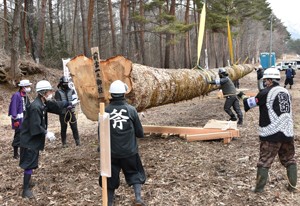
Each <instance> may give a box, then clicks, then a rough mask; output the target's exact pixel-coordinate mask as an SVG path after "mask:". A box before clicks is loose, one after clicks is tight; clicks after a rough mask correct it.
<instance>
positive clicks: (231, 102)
mask: <svg viewBox="0 0 300 206" xmlns="http://www.w3.org/2000/svg"><path fill="white" fill-rule="evenodd" d="M231 107H233V110H234V111H235V112H236V114H237V116H238V118H239V119H243V113H242V110H241V108H240V103H239V100H238V98H237V96H235V95H234V96H227V97H226V100H225V104H224V111H225V112H226V113H227V114H228V115H229V116H230V117H233V116H235V115H234V113H233V112H232V111H231Z"/></svg>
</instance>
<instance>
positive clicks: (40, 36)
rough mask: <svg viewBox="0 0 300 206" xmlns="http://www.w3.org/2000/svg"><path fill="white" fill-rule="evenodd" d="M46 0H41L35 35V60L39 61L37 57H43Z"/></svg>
mask: <svg viewBox="0 0 300 206" xmlns="http://www.w3.org/2000/svg"><path fill="white" fill-rule="evenodd" d="M46 4H47V0H42V5H41V11H40V13H39V18H38V30H37V35H36V48H37V56H36V62H37V63H39V58H40V57H43V47H44V34H45V14H46Z"/></svg>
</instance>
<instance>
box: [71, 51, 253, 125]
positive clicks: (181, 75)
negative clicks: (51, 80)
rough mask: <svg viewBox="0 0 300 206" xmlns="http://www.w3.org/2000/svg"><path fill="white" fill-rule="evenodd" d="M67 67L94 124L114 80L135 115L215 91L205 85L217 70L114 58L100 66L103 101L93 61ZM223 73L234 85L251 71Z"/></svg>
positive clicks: (240, 68) (240, 67)
mask: <svg viewBox="0 0 300 206" xmlns="http://www.w3.org/2000/svg"><path fill="white" fill-rule="evenodd" d="M67 66H68V68H69V70H70V73H71V76H72V79H73V81H74V84H75V87H76V90H77V93H78V95H79V99H80V104H81V109H82V111H83V113H84V114H85V115H86V116H87V118H88V119H91V120H94V121H96V120H98V112H97V111H98V108H99V102H100V101H101V102H106V103H108V101H109V98H110V94H109V92H108V91H109V86H110V84H111V83H112V82H113V81H114V80H117V79H119V80H122V81H123V82H125V83H126V84H127V85H128V87H129V89H128V91H127V94H126V99H127V100H128V102H129V103H130V104H132V105H133V106H135V107H136V109H137V110H138V111H143V110H145V109H147V108H150V107H156V106H160V105H164V104H169V103H176V102H179V101H183V100H189V99H193V98H195V97H199V96H201V95H206V94H207V93H209V92H211V91H213V90H216V89H218V87H217V86H212V85H210V84H207V80H212V79H215V78H216V77H217V76H218V71H217V69H213V70H199V69H197V68H194V69H160V68H153V67H149V66H145V65H141V64H135V63H132V62H131V61H130V60H128V59H126V58H124V57H123V56H116V57H112V58H110V59H107V60H105V61H101V62H100V68H101V72H102V75H101V78H103V79H102V80H101V81H97V82H102V85H101V88H102V93H103V94H102V96H103V98H98V89H97V88H98V85H97V83H96V74H95V69H94V63H93V60H92V59H90V58H86V57H85V56H83V55H81V56H77V57H75V58H73V59H72V60H71V61H70V62H69V63H68V64H67ZM226 69H227V71H228V73H229V76H230V78H231V79H232V80H233V81H234V80H237V79H240V78H242V77H243V76H245V75H247V74H248V73H250V72H251V71H253V69H254V66H252V65H235V66H233V67H226Z"/></svg>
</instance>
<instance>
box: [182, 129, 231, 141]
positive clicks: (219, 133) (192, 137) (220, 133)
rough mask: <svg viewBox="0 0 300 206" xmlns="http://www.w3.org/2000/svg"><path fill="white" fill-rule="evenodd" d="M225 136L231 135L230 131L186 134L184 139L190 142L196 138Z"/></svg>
mask: <svg viewBox="0 0 300 206" xmlns="http://www.w3.org/2000/svg"><path fill="white" fill-rule="evenodd" d="M225 137H232V133H231V132H230V131H226V132H215V133H205V134H192V135H186V140H187V141H188V142H192V141H198V140H214V139H222V138H225Z"/></svg>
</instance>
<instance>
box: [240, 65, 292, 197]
mask: <svg viewBox="0 0 300 206" xmlns="http://www.w3.org/2000/svg"><path fill="white" fill-rule="evenodd" d="M263 79H264V81H265V83H266V88H265V89H264V90H262V91H261V92H259V93H258V94H257V95H256V96H255V97H246V96H244V95H243V94H242V93H240V94H239V95H238V96H239V97H241V98H242V99H243V103H244V108H245V111H246V112H247V111H248V110H249V109H251V108H253V107H255V106H259V139H260V151H259V160H258V163H257V178H256V186H255V190H254V192H257V193H259V192H263V191H264V187H265V185H266V183H267V179H268V172H269V168H270V167H271V165H272V163H273V161H274V159H275V157H276V156H277V154H278V156H279V160H280V162H281V164H282V165H283V166H284V167H285V168H286V171H287V176H288V180H289V184H288V188H287V189H288V190H289V191H294V190H295V189H296V184H297V164H296V159H295V146H294V129H293V115H292V98H291V95H290V94H289V92H288V91H287V90H286V89H285V88H283V87H281V86H280V85H279V81H280V72H279V71H278V69H276V68H269V69H266V70H265V72H264V76H263Z"/></svg>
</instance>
